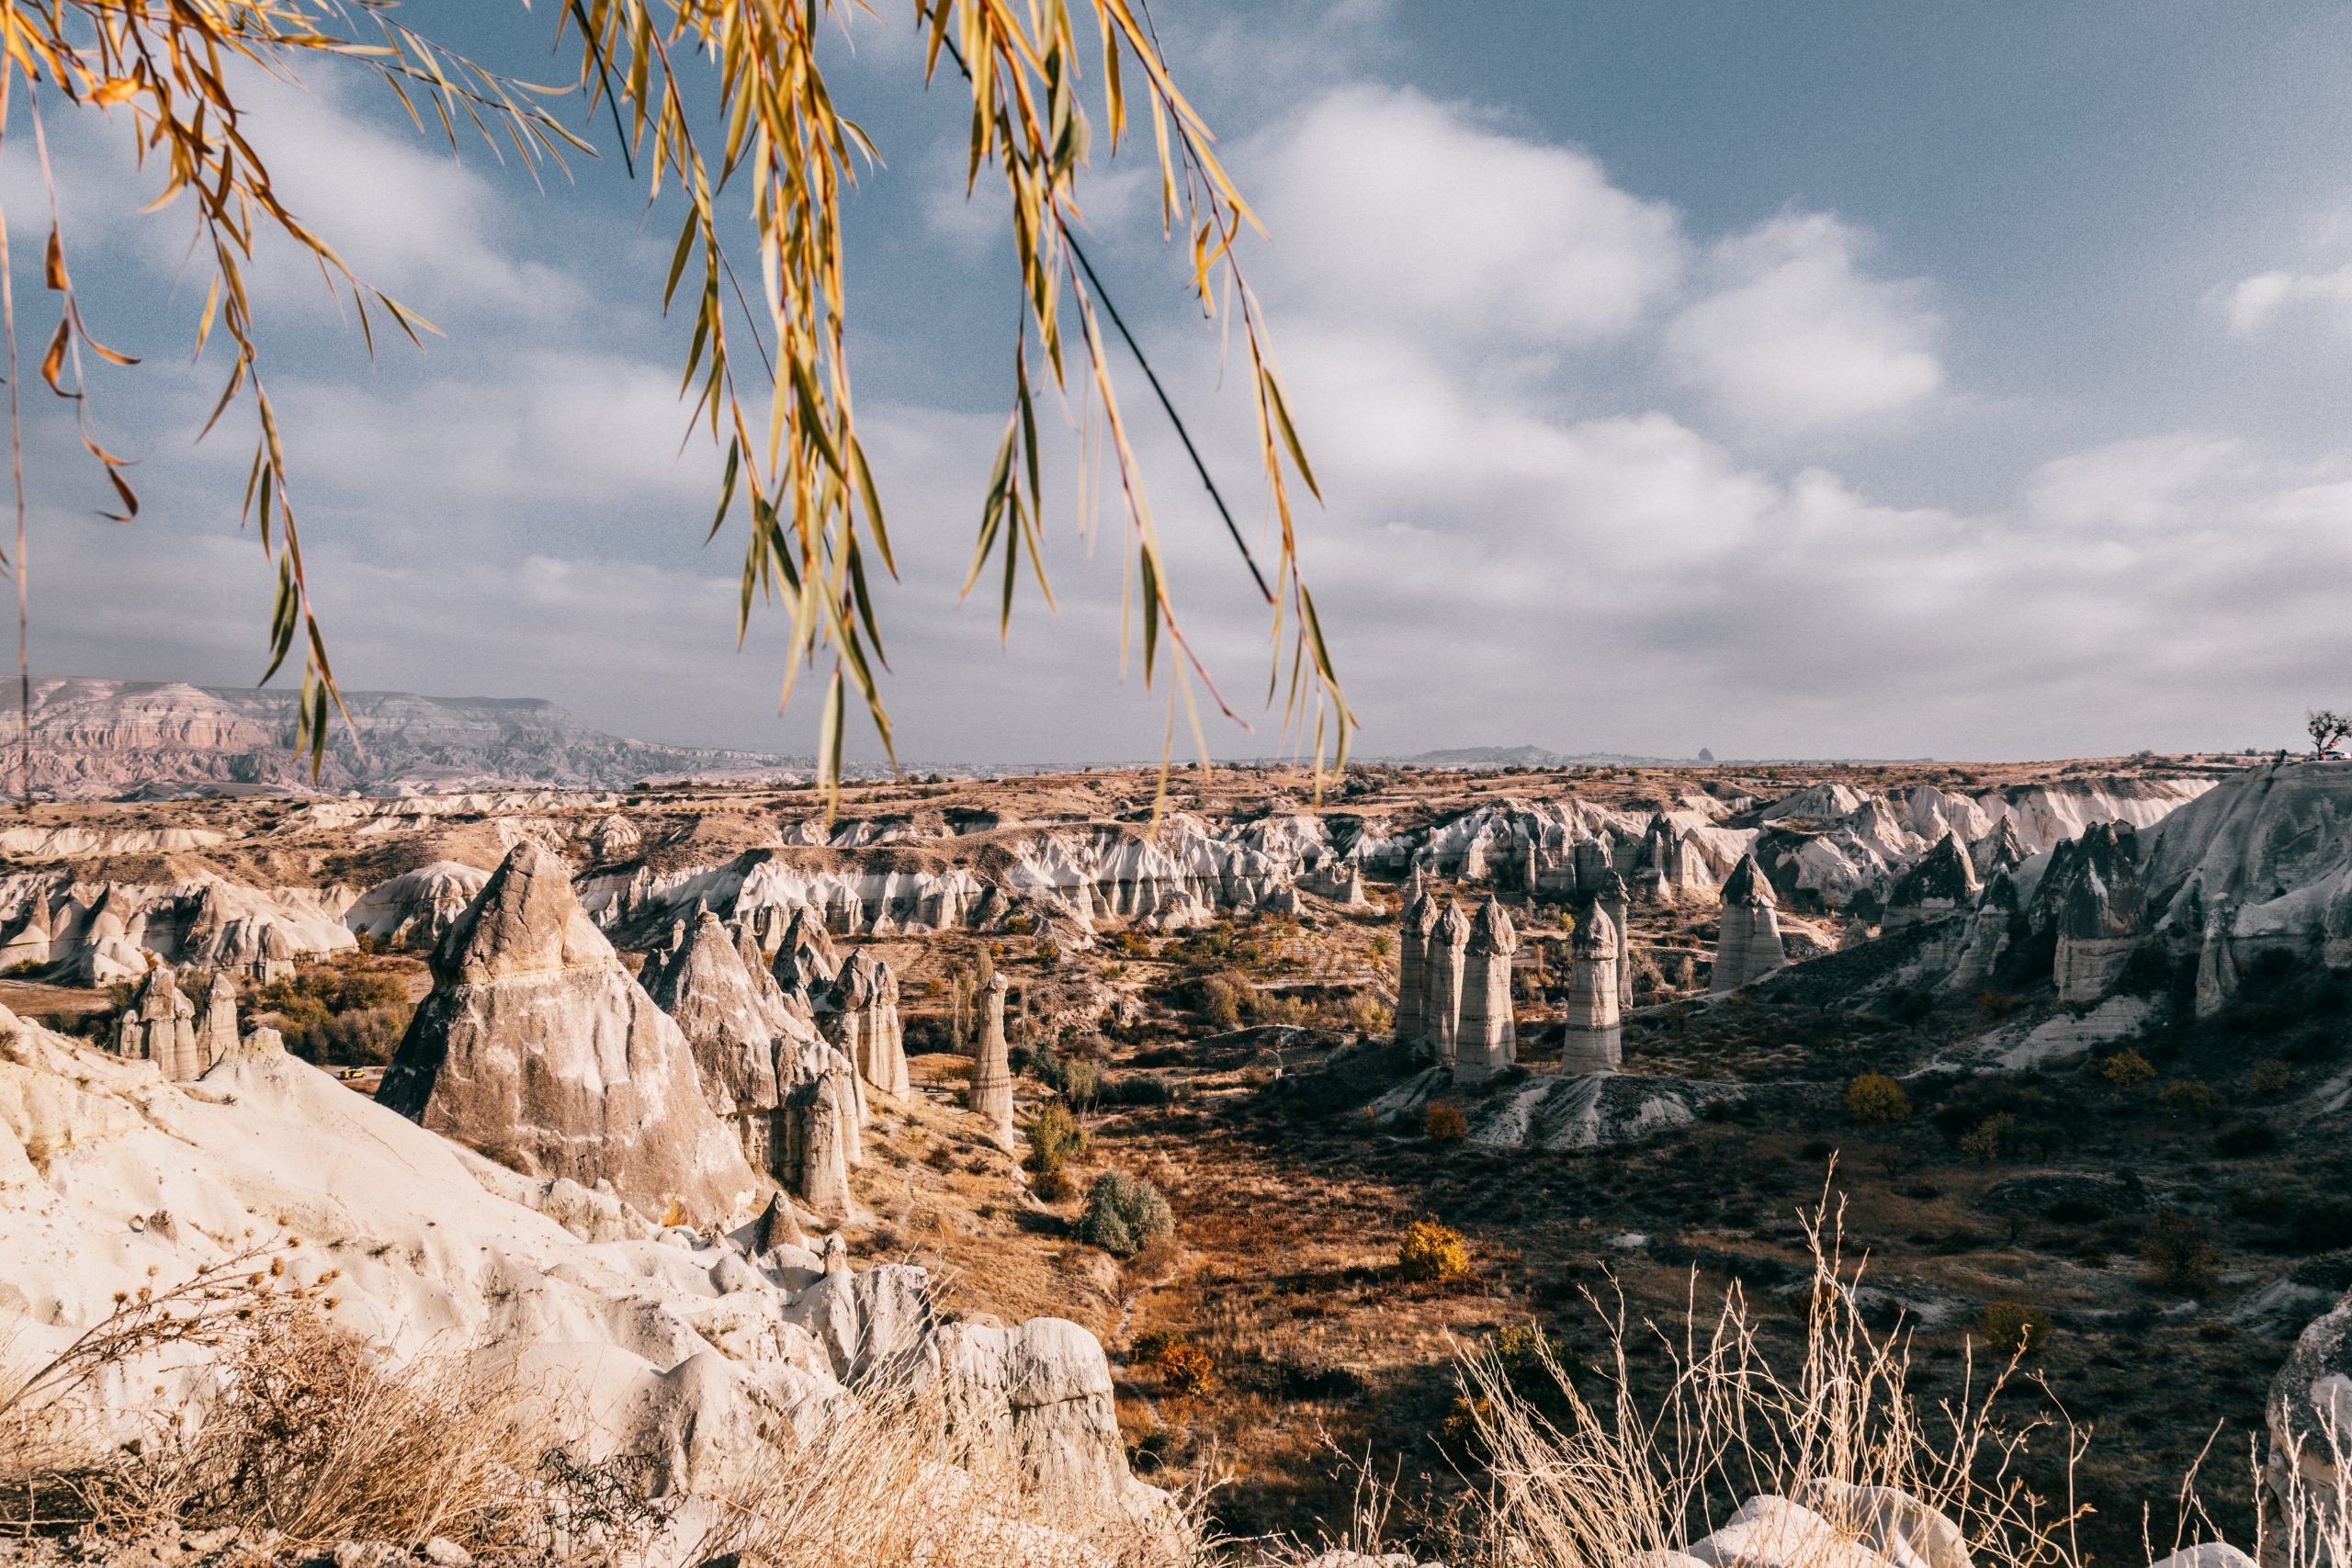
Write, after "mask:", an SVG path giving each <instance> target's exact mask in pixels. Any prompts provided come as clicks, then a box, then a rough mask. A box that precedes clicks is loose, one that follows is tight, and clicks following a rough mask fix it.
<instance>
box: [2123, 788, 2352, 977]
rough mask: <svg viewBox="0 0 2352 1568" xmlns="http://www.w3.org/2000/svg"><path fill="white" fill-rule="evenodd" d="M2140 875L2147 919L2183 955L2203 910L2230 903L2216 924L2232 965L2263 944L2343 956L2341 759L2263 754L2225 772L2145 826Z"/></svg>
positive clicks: (2347, 867) (2344, 960)
mask: <svg viewBox="0 0 2352 1568" xmlns="http://www.w3.org/2000/svg"><path fill="white" fill-rule="evenodd" d="M2141 848H2142V851H2143V854H2142V857H2141V859H2142V863H2143V866H2144V868H2145V869H2144V871H2143V873H2142V874H2141V877H2140V885H2141V886H2142V887H2143V889H2145V891H2146V894H2147V904H2148V908H2149V910H2150V911H2151V913H2152V914H2155V915H2156V916H2157V917H2158V918H2156V919H2154V921H2153V922H2152V925H2151V929H2152V931H2153V932H2154V934H2155V935H2158V936H2161V937H2162V938H2163V939H2164V941H2165V945H2166V947H2167V948H2168V949H2169V950H2170V951H2171V952H2173V953H2187V952H2188V951H2189V950H2190V949H2191V947H2192V946H2195V947H2199V948H2201V947H2203V946H2205V945H2207V944H2208V939H2207V932H2208V931H2211V929H2212V922H2211V911H2212V910H2213V909H2214V908H2217V907H2218V906H2220V905H2221V904H2222V903H2223V902H2225V901H2226V902H2228V903H2230V904H2232V905H2233V906H2234V913H2233V917H2232V919H2231V921H2230V924H2229V927H2228V930H2227V931H2225V932H2221V933H2217V934H2218V937H2219V939H2220V940H2221V941H2222V942H2223V943H2224V944H2225V945H2226V946H2227V947H2228V949H2229V950H2230V953H2231V955H2232V957H2233V961H2234V963H2235V964H2236V965H2237V966H2238V967H2239V968H2240V969H2243V968H2244V966H2245V965H2246V964H2250V963H2252V962H2253V961H2254V959H2255V958H2256V957H2257V956H2259V955H2260V954H2261V953H2263V952H2265V951H2268V950H2278V949H2285V950H2287V951H2290V952H2291V953H2295V954H2297V955H2299V956H2300V955H2301V954H2303V953H2307V952H2309V951H2310V950H2311V949H2312V948H2313V947H2316V948H2317V949H2318V952H2319V957H2320V960H2321V962H2323V963H2324V964H2327V965H2329V966H2330V967H2333V968H2343V967H2346V966H2352V763H2346V762H2334V761H2330V762H2294V763H2288V764H2283V765H2281V764H2271V765H2268V766H2265V767H2261V768H2257V769H2254V770H2250V771H2249V772H2247V773H2241V774H2239V775H2237V776H2235V777H2233V778H2231V779H2228V780H2225V781H2224V782H2223V783H2222V784H2221V785H2220V786H2219V787H2217V788H2215V789H2214V790H2212V791H2211V793H2209V794H2207V795H2204V796H2203V797H2201V798H2200V799H2199V800H2197V801H2196V802H2194V803H2193V804H2192V805H2190V806H2187V807H2182V808H2181V809H2180V810H2179V811H2178V812H2176V813H2175V814H2174V815H2173V816H2171V817H2168V818H2165V820H2164V822H2163V823H2162V824H2160V825H2159V826H2158V827H2156V828H2154V829H2150V830H2149V831H2148V832H2147V833H2146V834H2145V835H2144V836H2143V842H2142V845H2141Z"/></svg>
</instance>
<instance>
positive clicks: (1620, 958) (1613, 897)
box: [1592, 871, 1634, 1013]
mask: <svg viewBox="0 0 2352 1568" xmlns="http://www.w3.org/2000/svg"><path fill="white" fill-rule="evenodd" d="M1592 905H1593V908H1596V909H1598V910H1600V912H1601V913H1602V914H1604V915H1607V916H1608V917H1609V924H1610V928H1611V930H1612V931H1615V932H1616V935H1617V1010H1618V1011H1619V1012H1621V1013H1626V1012H1631V1011H1633V1010H1634V927H1633V923H1632V922H1633V918H1634V899H1633V894H1632V892H1631V890H1630V889H1628V888H1627V887H1626V886H1625V879H1624V878H1623V877H1622V876H1620V875H1618V874H1616V873H1615V872H1613V871H1611V872H1606V873H1603V874H1602V875H1601V877H1600V882H1599V883H1598V884H1596V885H1595V886H1594V888H1593V896H1592Z"/></svg>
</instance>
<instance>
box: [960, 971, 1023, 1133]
mask: <svg viewBox="0 0 2352 1568" xmlns="http://www.w3.org/2000/svg"><path fill="white" fill-rule="evenodd" d="M1004 993H1005V981H1004V976H1001V975H991V976H989V985H988V990H987V992H986V993H985V995H986V1000H985V1001H984V1002H983V1003H982V1010H981V1014H980V1042H979V1047H978V1052H977V1053H976V1055H974V1058H973V1061H972V1088H971V1092H970V1094H969V1095H968V1096H967V1099H966V1101H965V1102H966V1103H967V1104H968V1105H969V1106H970V1107H971V1108H972V1110H973V1111H974V1112H976V1113H977V1114H978V1115H980V1116H983V1117H986V1118H987V1119H988V1122H989V1125H990V1126H992V1127H994V1128H995V1129H996V1137H997V1142H998V1143H1000V1144H1003V1145H1008V1146H1010V1145H1011V1144H1012V1061H1011V1053H1010V1051H1009V1049H1008V1048H1007V1046H1006V1044H1005V1040H1004Z"/></svg>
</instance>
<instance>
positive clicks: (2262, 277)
mask: <svg viewBox="0 0 2352 1568" xmlns="http://www.w3.org/2000/svg"><path fill="white" fill-rule="evenodd" d="M2216 303H2217V304H2218V305H2219V306H2220V308H2221V311H2222V320H2224V321H2227V322H2228V323H2229V327H2230V331H2232V332H2233V333H2236V334H2237V335H2238V336H2240V337H2254V336H2256V335H2257V334H2259V333H2264V332H2267V331H2268V330H2269V329H2270V328H2271V327H2273V326H2275V325H2277V324H2278V322H2279V321H2281V320H2283V319H2285V318H2287V317H2289V316H2292V315H2306V316H2311V317H2313V318H2315V319H2317V320H2318V321H2322V322H2323V323H2324V324H2325V325H2327V326H2330V327H2333V328H2335V330H2336V331H2338V332H2346V333H2352V264H2347V265H2344V266H2339V267H2336V268H2335V269H2334V270H2332V271H2328V272H2260V273H2256V274H2255V275H2254V276H2251V277H2247V278H2242V279H2240V280H2239V281H2238V282H2237V283H2235V284H2233V286H2231V287H2230V288H2227V289H2224V290H2222V292H2221V294H2220V295H2219V296H2218V297H2217V300H2216Z"/></svg>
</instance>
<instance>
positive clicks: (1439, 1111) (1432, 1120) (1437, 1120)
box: [1421, 1100, 1470, 1144]
mask: <svg viewBox="0 0 2352 1568" xmlns="http://www.w3.org/2000/svg"><path fill="white" fill-rule="evenodd" d="M1421 1130H1422V1131H1424V1132H1426V1133H1427V1134H1429V1135H1430V1143H1432V1144H1451V1143H1457V1142H1459V1141H1460V1140H1461V1139H1462V1138H1463V1137H1464V1136H1466V1135H1467V1134H1468V1133H1469V1131H1470V1119H1469V1118H1468V1117H1466V1116H1464V1115H1463V1114H1462V1108H1461V1107H1460V1106H1458V1105H1448V1104H1447V1103H1446V1102H1445V1101H1444V1100H1438V1101H1436V1102H1435V1103H1433V1104H1432V1105H1430V1109H1429V1114H1428V1115H1426V1116H1424V1117H1423V1118H1422V1119H1421Z"/></svg>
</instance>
